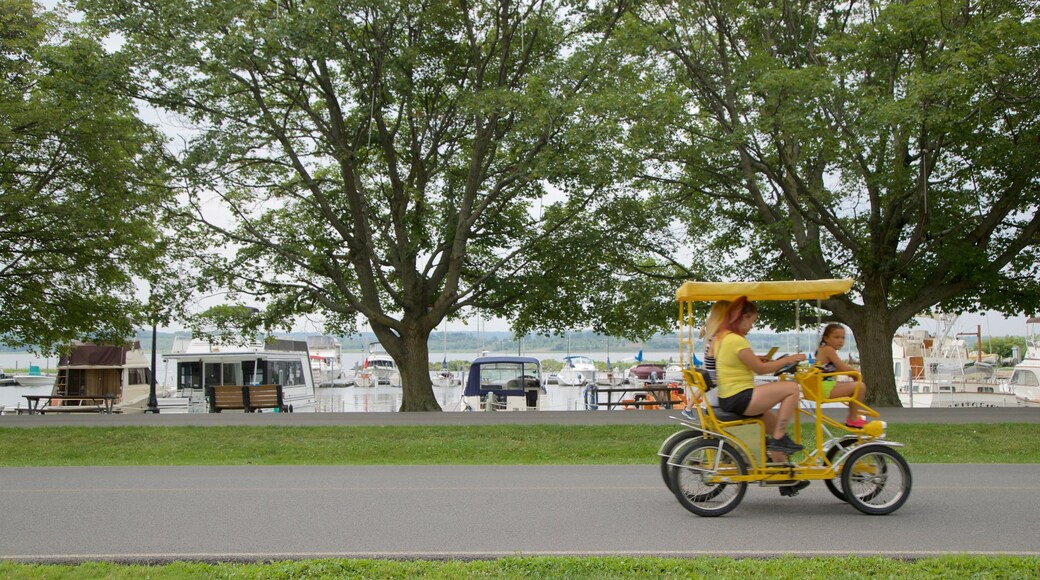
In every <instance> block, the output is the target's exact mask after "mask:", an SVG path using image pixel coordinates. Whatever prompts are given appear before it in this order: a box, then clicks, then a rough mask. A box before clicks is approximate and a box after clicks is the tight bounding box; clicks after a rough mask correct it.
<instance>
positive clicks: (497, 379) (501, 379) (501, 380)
mask: <svg viewBox="0 0 1040 580" xmlns="http://www.w3.org/2000/svg"><path fill="white" fill-rule="evenodd" d="M523 370H524V367H523V365H522V364H519V363H509V362H500V363H488V364H484V365H481V366H480V388H481V389H483V390H494V389H502V388H509V387H507V383H509V381H513V384H514V385H517V384H518V383H519V380H520V377H521V376H523V374H524V373H523ZM515 388H519V387H515Z"/></svg>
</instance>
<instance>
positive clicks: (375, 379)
mask: <svg viewBox="0 0 1040 580" xmlns="http://www.w3.org/2000/svg"><path fill="white" fill-rule="evenodd" d="M354 384H356V385H357V386H359V387H376V386H379V385H389V386H391V387H400V386H401V372H400V371H399V370H398V369H397V363H396V362H394V359H393V357H391V356H390V355H388V354H387V353H386V351H384V350H383V349H382V347H381V346H379V343H378V342H373V343H370V344H369V345H368V354H367V355H366V356H365V362H364V363H363V364H362V368H361V369H360V370H359V371H357V373H356V374H355V377H354Z"/></svg>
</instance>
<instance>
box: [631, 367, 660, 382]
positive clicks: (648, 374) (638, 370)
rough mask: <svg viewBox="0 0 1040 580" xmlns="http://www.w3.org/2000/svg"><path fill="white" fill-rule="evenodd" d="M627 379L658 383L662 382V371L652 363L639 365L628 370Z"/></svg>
mask: <svg viewBox="0 0 1040 580" xmlns="http://www.w3.org/2000/svg"><path fill="white" fill-rule="evenodd" d="M626 374H627V379H628V380H629V382H631V381H636V380H638V381H646V382H651V383H658V382H661V381H663V380H664V369H663V368H661V367H660V366H658V365H655V364H653V363H639V364H637V365H636V366H634V367H632V368H630V369H628V372H627V373H626Z"/></svg>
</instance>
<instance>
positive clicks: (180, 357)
mask: <svg viewBox="0 0 1040 580" xmlns="http://www.w3.org/2000/svg"><path fill="white" fill-rule="evenodd" d="M163 359H165V360H166V361H167V363H174V364H175V365H176V369H177V371H176V373H177V374H176V377H177V379H176V391H174V392H172V393H170V395H169V396H166V397H163V398H160V399H159V400H158V403H159V412H160V413H206V412H209V404H208V401H207V398H206V397H207V395H206V392H207V387H212V386H217V385H242V386H246V385H269V384H277V385H281V386H282V395H283V400H284V403H285V406H286V407H287V408H288V410H290V411H297V412H298V411H313V410H314V407H315V405H316V404H317V400H316V398H315V392H314V377H313V375H312V374H311V368H312V367H311V360H310V355H309V351H308V348H307V343H306V342H305V341H302V340H291V339H274V340H270V341H267V342H263V343H261V342H241V343H238V344H231V345H222V344H215V343H212V342H210V341H207V340H199V339H185V338H176V339H174V343H173V350H172V351H171V352H169V353H167V354H164V355H163Z"/></svg>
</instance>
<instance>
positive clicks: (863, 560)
mask: <svg viewBox="0 0 1040 580" xmlns="http://www.w3.org/2000/svg"><path fill="white" fill-rule="evenodd" d="M1038 573H1040V558H1036V557H1015V556H962V555H955V556H943V557H937V558H924V559H920V560H906V561H904V560H893V559H888V558H880V557H834V558H798V557H791V556H785V557H782V558H775V559H741V560H735V559H731V558H711V557H704V558H692V559H679V558H651V557H645V558H644V557H641V558H627V557H616V558H571V557H567V558H543V557H537V558H523V557H514V558H502V559H498V560H486V561H485V560H478V561H445V562H432V561H396V560H304V561H298V562H272V563H260V564H203V563H197V562H178V563H174V564H167V565H160V566H143V565H121V564H108V563H86V564H80V565H75V566H65V565H50V564H47V565H37V564H14V563H10V562H0V577H3V578H11V579H22V578H33V579H35V578H58V579H66V578H67V579H80V578H83V579H88V578H89V579H93V578H110V579H118V578H145V577H147V578H150V579H159V580H163V579H181V578H244V579H249V578H264V579H267V578H446V579H456V578H771V579H772V578H781V579H782V578H791V579H798V580H801V579H804V578H828V579H830V578H1036V577H1037V574H1038Z"/></svg>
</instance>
